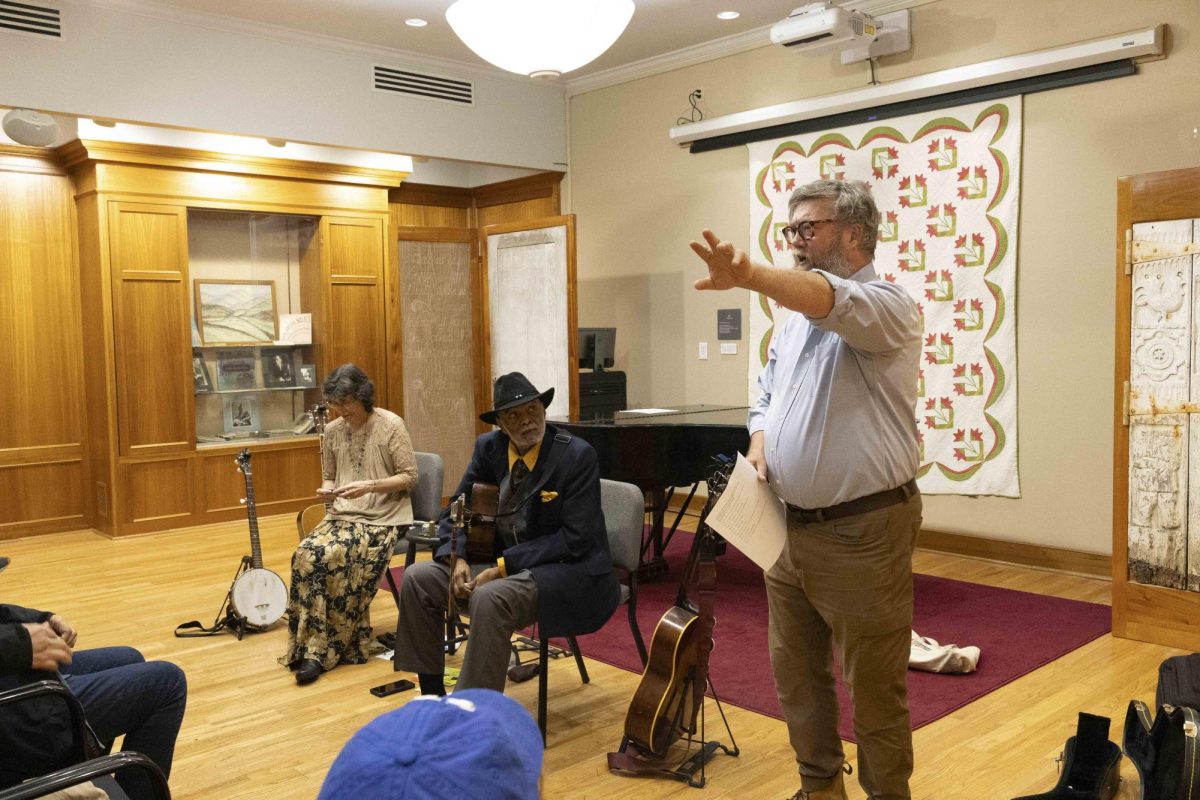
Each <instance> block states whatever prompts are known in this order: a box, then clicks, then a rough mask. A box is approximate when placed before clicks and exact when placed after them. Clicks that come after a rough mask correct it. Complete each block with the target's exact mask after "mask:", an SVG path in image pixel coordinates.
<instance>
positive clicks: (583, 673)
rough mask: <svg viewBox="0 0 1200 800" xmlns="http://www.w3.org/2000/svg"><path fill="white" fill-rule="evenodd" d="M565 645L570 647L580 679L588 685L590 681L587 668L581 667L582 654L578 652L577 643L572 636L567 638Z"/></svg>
mask: <svg viewBox="0 0 1200 800" xmlns="http://www.w3.org/2000/svg"><path fill="white" fill-rule="evenodd" d="M567 644H569V645H570V646H571V652H572V653H573V654H574V655H575V666H577V667H579V677H580V679H581V680H582V681H583V682H584V683H590V682H591V680H592V679H591V678H589V677H588V673H587V667H585V666H584V665H583V654H581V653H580V652H579V642H577V641H575V637H574V636H568V637H567Z"/></svg>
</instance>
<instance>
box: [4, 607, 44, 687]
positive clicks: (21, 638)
mask: <svg viewBox="0 0 1200 800" xmlns="http://www.w3.org/2000/svg"><path fill="white" fill-rule="evenodd" d="M51 616H52V615H51V613H50V612H49V611H36V610H34V609H32V608H22V607H21V606H10V605H5V604H2V603H0V675H13V674H16V673H18V672H26V671H28V670H29V669H30V667H31V666H32V665H33V643H32V642H31V641H30V640H29V631H27V630H25V628H23V627H22V626H21V624H22V623H24V622H45V621H46V620H48V619H50V617H51Z"/></svg>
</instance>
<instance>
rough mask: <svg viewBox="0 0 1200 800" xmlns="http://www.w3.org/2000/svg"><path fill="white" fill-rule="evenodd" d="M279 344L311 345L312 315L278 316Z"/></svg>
mask: <svg viewBox="0 0 1200 800" xmlns="http://www.w3.org/2000/svg"><path fill="white" fill-rule="evenodd" d="M278 343H279V344H312V314H280V315H279V342H278Z"/></svg>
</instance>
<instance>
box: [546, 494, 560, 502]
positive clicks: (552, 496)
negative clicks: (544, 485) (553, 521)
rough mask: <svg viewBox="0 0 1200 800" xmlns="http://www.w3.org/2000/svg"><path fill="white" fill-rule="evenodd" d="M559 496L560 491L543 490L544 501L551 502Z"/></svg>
mask: <svg viewBox="0 0 1200 800" xmlns="http://www.w3.org/2000/svg"><path fill="white" fill-rule="evenodd" d="M556 497H558V492H542V502H543V503H549V502H550V501H551V500H553V499H554V498H556Z"/></svg>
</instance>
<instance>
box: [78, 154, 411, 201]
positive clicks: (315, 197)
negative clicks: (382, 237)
mask: <svg viewBox="0 0 1200 800" xmlns="http://www.w3.org/2000/svg"><path fill="white" fill-rule="evenodd" d="M85 160H86V153H84V154H82V155H81V156H79V157H77V158H74V159H72V161H74V162H75V163H84V162H85ZM94 164H95V181H96V189H97V190H98V191H102V192H105V193H107V194H109V195H111V196H114V197H120V198H121V199H125V200H129V201H131V202H138V201H143V202H161V201H162V200H165V199H171V200H173V201H179V202H181V203H183V204H185V205H189V206H193V207H197V206H203V207H205V208H220V209H229V210H235V211H267V212H278V213H285V214H330V213H339V212H356V213H362V212H378V213H386V212H387V191H386V189H385V188H382V187H377V186H362V185H357V186H356V185H347V184H338V183H332V182H325V181H315V180H314V181H311V182H308V181H303V180H293V179H288V178H283V177H275V176H261V175H246V174H232V173H230V172H229V171H228V169H227V162H226V161H224V160H222V157H221V156H219V155H214V160H212V161H210V162H208V164H207V169H196V170H177V169H166V168H163V167H162V166H155V165H152V164H128V163H113V162H103V161H102V162H94ZM394 174H395V175H397V176H399V175H400V174H401V173H394ZM330 177H332V175H331V176H330ZM393 182H394V183H398V182H399V177H397V178H396V179H395V180H394V181H393Z"/></svg>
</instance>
